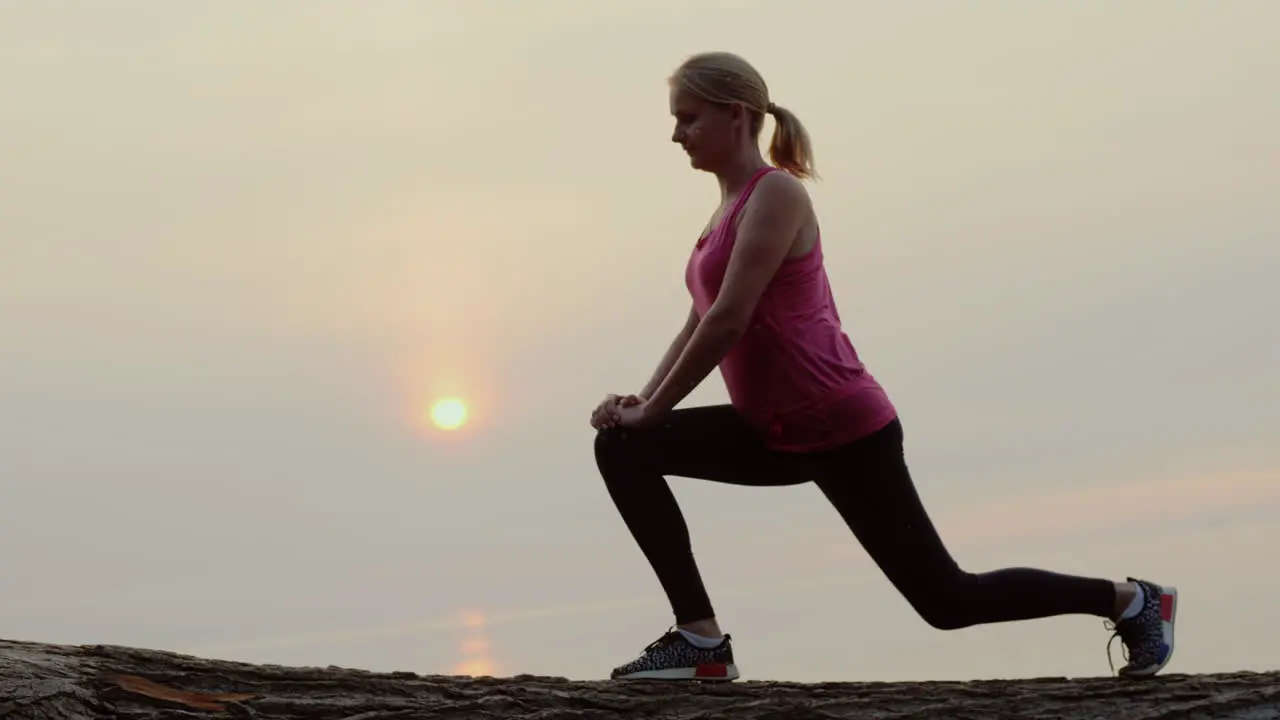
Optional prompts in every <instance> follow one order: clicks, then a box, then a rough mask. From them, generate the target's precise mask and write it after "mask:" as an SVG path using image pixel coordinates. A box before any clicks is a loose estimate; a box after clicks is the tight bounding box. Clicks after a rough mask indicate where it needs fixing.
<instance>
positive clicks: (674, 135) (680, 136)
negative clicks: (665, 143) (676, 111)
mask: <svg viewBox="0 0 1280 720" xmlns="http://www.w3.org/2000/svg"><path fill="white" fill-rule="evenodd" d="M671 142H673V143H677V144H680V145H683V144H684V130H681V129H680V128H679V127H678V126H677V127H676V129H674V130H672V131H671Z"/></svg>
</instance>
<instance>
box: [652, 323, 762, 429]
mask: <svg viewBox="0 0 1280 720" xmlns="http://www.w3.org/2000/svg"><path fill="white" fill-rule="evenodd" d="M741 336H742V330H741V329H740V328H738V327H737V326H736V325H734V324H732V323H729V322H726V321H723V320H720V319H719V318H717V317H715V316H713V315H710V314H709V315H708V316H707V317H705V318H703V321H702V322H700V323H698V326H697V328H696V329H695V330H694V331H693V334H692V336H691V337H690V338H689V343H688V344H687V345H685V348H684V351H683V352H681V353H680V356H679V358H678V359H677V360H676V361H675V364H674V365H672V367H671V370H670V372H668V373H667V374H666V377H665V378H664V379H663V380H662V382H661V383H659V385H658V387H657V389H656V390H654V392H653V394H652V395H647V396H646V397H647V398H648V400H649V404H650V406H652V407H653V408H654V409H655V410H657V411H659V412H665V411H667V410H670V409H672V408H674V407H675V406H676V405H677V404H679V403H680V401H681V400H683V399H684V398H685V397H686V396H688V394H689V393H691V392H693V389H694V388H696V387H697V386H698V384H699V383H701V382H702V381H703V380H704V379H705V378H706V377H707V375H709V374H710V373H711V371H712V370H714V369H715V368H716V366H717V365H719V364H720V361H721V360H722V359H724V356H725V355H727V354H728V353H729V350H730V349H731V348H732V347H733V345H734V343H736V342H737V341H738V338H740V337H741Z"/></svg>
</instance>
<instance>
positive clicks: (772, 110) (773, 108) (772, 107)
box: [764, 103, 778, 115]
mask: <svg viewBox="0 0 1280 720" xmlns="http://www.w3.org/2000/svg"><path fill="white" fill-rule="evenodd" d="M764 111H765V112H767V113H769V114H770V115H772V114H774V113H775V112H777V111H778V106H777V105H774V104H773V103H769V104H768V105H766V106H765V108H764Z"/></svg>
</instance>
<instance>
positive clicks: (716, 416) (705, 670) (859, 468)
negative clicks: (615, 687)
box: [591, 53, 1177, 680]
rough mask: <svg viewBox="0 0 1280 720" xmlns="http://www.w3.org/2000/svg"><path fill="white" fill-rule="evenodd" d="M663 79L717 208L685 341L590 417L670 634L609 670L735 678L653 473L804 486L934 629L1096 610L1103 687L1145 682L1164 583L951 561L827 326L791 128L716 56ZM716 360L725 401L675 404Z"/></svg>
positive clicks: (804, 166) (800, 145)
mask: <svg viewBox="0 0 1280 720" xmlns="http://www.w3.org/2000/svg"><path fill="white" fill-rule="evenodd" d="M669 84H670V87H671V95H670V103H671V114H672V115H673V116H674V117H675V131H674V133H673V135H672V138H671V139H672V141H673V142H676V143H678V144H679V145H680V146H681V147H682V148H683V149H684V151H685V152H686V153H688V155H689V161H690V164H691V165H692V166H693V167H694V168H696V169H698V170H702V171H704V172H708V173H711V174H714V175H715V176H716V178H717V179H718V180H719V183H720V191H721V203H720V207H719V208H718V209H717V210H716V212H715V214H714V215H713V217H712V219H711V221H710V223H709V224H708V226H707V228H706V230H705V231H704V232H703V234H702V236H701V237H700V238H699V239H698V241H697V242H696V244H695V246H694V248H693V250H692V253H691V256H690V258H689V261H688V265H687V267H686V269H685V282H686V285H687V286H688V289H689V292H690V294H691V296H692V300H693V302H692V307H691V308H690V309H689V316H688V320H687V321H686V322H685V325H684V327H683V328H682V329H681V330H680V332H679V333H678V334H677V335H676V338H675V340H674V341H673V342H672V343H671V346H670V348H668V350H667V352H666V354H665V356H664V357H663V358H662V361H661V362H660V363H659V366H658V369H657V371H656V372H655V373H654V374H653V377H652V379H650V380H649V382H648V384H647V385H646V386H645V387H644V388H643V389H642V390H641V391H640V392H639V393H636V394H634V395H627V396H618V395H609V396H607V397H606V398H605V399H604V401H602V402H601V403H600V405H599V406H598V407H597V408H596V409H595V411H594V412H593V413H592V417H591V422H592V425H593V426H594V427H595V428H596V429H597V431H598V432H597V435H596V440H595V456H596V463H597V466H598V467H599V469H600V473H601V475H602V476H603V478H604V481H605V484H606V486H607V487H608V490H609V494H610V496H611V497H612V498H613V501H614V504H615V505H616V506H617V508H618V511H619V513H621V515H622V519H623V520H624V521H625V523H626V525H627V527H628V529H630V531H631V534H632V535H633V536H634V538H635V540H636V542H637V543H638V544H639V546H640V549H641V550H642V551H643V552H644V554H645V557H646V558H648V560H649V563H650V564H651V565H652V567H653V570H654V572H655V573H656V574H657V576H658V580H659V582H660V583H661V584H662V587H663V589H664V590H665V591H666V594H667V598H668V599H669V600H670V603H671V607H672V610H673V611H674V614H675V621H676V625H675V627H674V628H673V629H671V630H669V631H668V632H667V633H665V634H664V635H662V637H660V638H659V639H658V640H656V641H655V642H654V643H652V644H651V645H650V646H649V647H648V648H646V649H645V650H644V651H643V652H642V653H641V654H640V656H639V657H637V658H636V659H634V660H633V661H631V662H628V663H626V664H624V665H622V666H620V667H618V668H616V669H614V671H613V674H612V676H613V677H614V678H646V679H673V680H675V679H699V680H733V679H735V678H737V677H738V676H739V673H738V669H737V667H736V665H735V664H734V660H733V649H732V646H731V641H730V638H729V636H728V635H727V634H724V633H723V632H722V631H721V629H720V626H719V625H718V623H717V622H716V616H715V612H714V611H713V609H712V605H711V601H710V600H709V599H708V597H707V592H706V590H705V589H704V588H703V584H702V580H701V577H700V575H699V572H698V567H697V564H696V563H695V561H694V558H693V553H692V550H691V548H690V542H689V531H688V528H687V527H686V525H685V521H684V518H683V517H682V515H681V513H680V508H679V506H678V505H677V504H676V500H675V498H674V497H673V496H672V494H671V490H670V488H669V487H668V485H667V481H666V479H665V477H664V476H667V475H677V476H681V477H689V478H698V479H703V480H710V481H713V482H722V483H732V484H737V485H753V486H778V485H793V484H800V483H806V482H813V483H814V484H816V485H817V486H818V489H820V490H821V491H822V493H823V494H824V495H825V496H826V497H827V499H828V500H829V501H830V502H831V504H832V505H833V506H834V507H835V509H836V511H837V512H839V513H840V516H841V517H842V518H844V521H845V522H846V523H847V524H848V526H849V529H850V530H852V531H853V534H854V536H855V537H856V538H857V539H858V541H859V542H861V543H862V546H863V548H865V550H866V551H867V552H868V553H869V554H870V555H871V557H872V559H874V560H875V562H876V564H877V565H878V566H879V567H880V569H881V570H882V571H883V572H884V574H885V575H886V576H887V577H888V579H889V581H890V582H892V583H893V584H894V586H895V587H896V588H897V589H898V591H899V592H901V593H902V595H903V597H905V598H906V600H907V602H909V603H910V604H911V606H912V607H913V608H915V610H916V611H917V612H918V613H919V614H920V616H921V617H922V618H924V620H925V622H927V623H929V624H930V625H932V626H933V627H936V628H938V629H942V630H953V629H957V628H964V627H969V626H971V625H978V624H983V623H996V622H1008V621H1011V620H1027V619H1031V618H1042V617H1049V616H1053V615H1064V614H1068V613H1078V614H1079V613H1082V614H1088V615H1095V616H1099V617H1103V618H1106V619H1107V620H1109V621H1111V623H1108V624H1109V625H1111V624H1113V628H1114V631H1115V634H1114V635H1113V638H1114V637H1115V636H1116V635H1118V636H1119V637H1120V638H1121V640H1122V641H1123V643H1124V645H1125V649H1126V650H1127V656H1128V661H1129V662H1128V664H1126V665H1125V666H1124V667H1123V668H1121V670H1120V674H1121V675H1124V676H1130V677H1141V676H1149V675H1153V674H1155V673H1156V672H1158V671H1159V670H1160V669H1162V668H1163V667H1164V666H1165V665H1166V664H1167V663H1168V662H1169V658H1170V657H1171V656H1172V654H1173V623H1174V610H1175V603H1176V599H1177V596H1176V591H1175V590H1174V588H1172V587H1161V586H1160V585H1157V584H1155V583H1151V582H1147V581H1144V580H1135V579H1133V578H1130V579H1129V580H1128V581H1127V582H1112V581H1110V580H1104V579H1096V578H1086V577H1074V576H1070V575H1062V574H1058V573H1052V572H1048V571H1044V570H1035V569H1026V568H1013V569H1004V570H997V571H995V572H987V573H970V572H966V571H964V570H962V569H961V568H960V567H959V566H958V565H957V564H956V561H955V560H953V559H952V557H951V555H950V554H949V553H948V551H947V548H946V547H945V546H944V545H943V542H942V540H940V539H939V537H938V534H937V532H936V531H935V529H934V527H933V524H932V523H931V522H930V520H929V516H928V515H927V514H926V512H925V510H924V508H923V507H922V506H921V503H920V500H919V498H918V497H917V495H916V490H915V488H914V486H913V483H912V480H911V476H910V474H909V472H908V470H907V464H906V461H905V459H904V455H903V430H902V424H901V422H900V421H899V419H898V416H897V412H896V410H895V409H894V406H893V404H892V403H891V402H890V400H889V398H888V397H887V396H886V394H885V392H884V390H883V389H882V388H881V387H880V385H879V384H878V383H877V382H876V380H875V379H874V378H873V377H872V376H871V374H870V373H869V372H867V370H866V369H865V367H864V365H863V363H862V362H861V361H860V359H859V357H858V354H857V352H856V351H855V350H854V348H853V345H852V344H851V343H850V341H849V339H848V337H847V336H846V335H845V333H844V331H843V330H842V329H841V325H840V316H839V314H838V313H837V311H836V307H835V302H834V300H833V298H832V293H831V289H830V287H829V285H828V282H827V275H826V271H825V270H824V267H823V260H822V257H823V256H822V245H821V241H820V238H819V232H818V221H817V218H816V216H815V213H814V209H813V206H812V205H811V203H810V199H809V196H808V194H807V192H806V190H805V188H804V185H803V180H804V179H806V178H810V177H812V176H813V156H812V151H811V148H810V144H809V138H808V136H807V134H806V132H805V130H804V128H803V127H802V126H801V124H800V122H799V121H798V120H797V119H796V117H795V115H793V114H792V113H790V112H789V111H787V110H785V109H783V108H781V107H779V106H777V105H776V104H774V103H773V102H771V101H770V99H769V92H768V89H767V87H766V86H765V83H764V80H763V79H761V77H760V75H759V74H758V73H757V72H756V70H755V69H754V68H752V67H751V65H749V64H748V63H747V62H746V61H744V60H743V59H742V58H740V57H738V56H736V55H733V54H729V53H706V54H701V55H696V56H694V57H692V58H690V59H689V60H687V61H686V62H685V63H684V64H683V65H681V66H680V67H679V68H678V69H677V70H676V72H675V73H674V74H673V76H672V77H671V78H670V80H669ZM766 114H768V115H772V116H773V117H774V118H775V120H776V128H775V130H774V133H773V138H772V142H771V143H770V147H769V156H770V159H771V160H772V161H773V166H771V165H770V164H769V163H766V162H765V160H764V158H763V157H762V156H761V153H760V149H759V144H758V138H759V134H760V130H761V126H762V125H763V122H764V116H765V115H766ZM717 366H718V367H719V368H720V372H721V375H722V376H723V378H724V381H725V384H726V386H727V389H728V393H729V397H730V401H731V402H730V404H728V405H720V406H713V407H698V408H688V409H680V410H675V409H674V408H675V406H676V405H677V404H678V403H679V402H680V401H681V400H682V399H683V398H684V397H685V396H686V395H687V394H688V393H689V392H690V391H691V390H693V388H694V387H695V386H697V385H698V383H699V382H701V381H702V379H703V378H705V377H706V376H707V375H708V374H709V373H710V372H711V370H712V369H713V368H716V367H717Z"/></svg>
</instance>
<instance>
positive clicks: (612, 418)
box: [591, 393, 644, 430]
mask: <svg viewBox="0 0 1280 720" xmlns="http://www.w3.org/2000/svg"><path fill="white" fill-rule="evenodd" d="M642 402H644V398H642V397H640V396H639V395H634V394H633V395H615V394H613V393H610V394H608V395H605V396H604V400H601V401H600V404H599V405H597V406H596V409H595V410H592V411H591V427H593V428H595V429H597V430H604V429H607V428H611V427H614V426H616V425H617V424H618V414H619V412H620V411H621V410H622V408H628V407H634V406H635V405H637V404H639V403H642Z"/></svg>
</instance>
